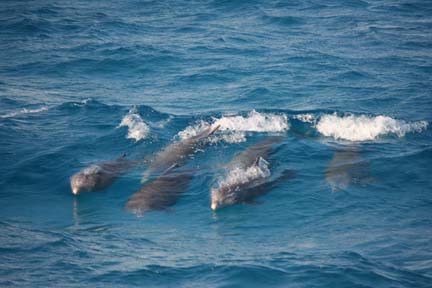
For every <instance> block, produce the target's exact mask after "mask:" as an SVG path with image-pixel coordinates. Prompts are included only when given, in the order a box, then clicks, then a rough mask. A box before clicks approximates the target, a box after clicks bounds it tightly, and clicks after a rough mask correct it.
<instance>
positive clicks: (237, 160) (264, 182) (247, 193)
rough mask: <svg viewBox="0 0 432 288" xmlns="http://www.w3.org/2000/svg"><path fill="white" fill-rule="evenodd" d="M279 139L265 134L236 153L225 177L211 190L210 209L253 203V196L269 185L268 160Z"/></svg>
mask: <svg viewBox="0 0 432 288" xmlns="http://www.w3.org/2000/svg"><path fill="white" fill-rule="evenodd" d="M282 140H283V138H282V137H268V138H267V139H265V140H263V141H261V142H259V143H257V144H254V145H252V146H250V147H248V148H247V149H246V150H244V151H243V152H241V153H239V154H238V155H237V156H235V157H234V158H233V160H231V162H230V163H228V165H227V169H226V170H227V172H228V177H227V179H226V180H225V181H222V182H221V183H219V187H217V188H212V189H211V209H212V210H217V209H220V208H222V207H225V206H229V205H234V204H237V203H253V202H254V198H255V197H257V196H260V195H262V194H264V193H266V192H267V191H268V190H267V189H265V188H269V187H270V186H271V185H270V186H269V183H270V182H269V181H268V180H269V176H270V170H269V163H268V162H267V160H268V157H269V156H270V155H271V154H272V153H273V152H274V146H275V145H276V144H278V143H280V142H281V141H282ZM266 186H267V187H266ZM263 188H264V189H263Z"/></svg>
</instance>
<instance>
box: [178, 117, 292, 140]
mask: <svg viewBox="0 0 432 288" xmlns="http://www.w3.org/2000/svg"><path fill="white" fill-rule="evenodd" d="M211 122H212V123H210V122H206V121H200V122H199V123H197V124H195V125H193V126H188V127H186V129H184V130H183V131H180V132H179V133H178V136H179V137H180V139H182V140H183V139H187V138H190V137H193V136H195V135H197V134H198V133H199V132H201V131H203V130H204V129H207V128H209V127H210V126H212V127H216V126H218V125H219V130H218V131H219V132H221V133H218V135H213V136H212V137H210V141H211V142H218V141H225V142H228V143H240V142H245V141H246V132H283V131H286V130H288V129H289V123H288V117H287V116H286V115H285V114H281V115H279V114H273V113H260V112H257V111H255V110H252V111H251V112H249V113H248V114H247V115H246V116H240V115H236V116H222V117H221V118H213V121H211Z"/></svg>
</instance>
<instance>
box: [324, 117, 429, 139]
mask: <svg viewBox="0 0 432 288" xmlns="http://www.w3.org/2000/svg"><path fill="white" fill-rule="evenodd" d="M428 124H429V123H428V122H427V121H417V122H406V121H404V120H396V119H393V118H391V117H388V116H381V115H380V116H375V117H373V116H366V115H359V116H356V115H348V116H338V115H337V114H336V113H333V114H327V115H323V116H321V118H320V119H319V121H318V123H317V124H316V129H317V130H318V132H320V133H321V134H322V135H324V136H329V137H333V138H335V139H338V140H339V139H341V140H349V141H368V140H375V139H376V138H377V137H378V136H380V135H388V134H394V135H397V136H398V137H403V136H405V134H407V133H411V132H421V131H423V130H424V129H426V128H427V126H428Z"/></svg>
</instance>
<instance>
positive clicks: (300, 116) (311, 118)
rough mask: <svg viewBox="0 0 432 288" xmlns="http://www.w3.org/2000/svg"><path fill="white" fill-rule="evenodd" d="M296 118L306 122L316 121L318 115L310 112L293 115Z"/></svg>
mask: <svg viewBox="0 0 432 288" xmlns="http://www.w3.org/2000/svg"><path fill="white" fill-rule="evenodd" d="M293 118H294V119H297V120H300V121H302V122H305V123H315V121H316V117H315V116H314V115H312V114H310V113H306V114H297V115H294V116H293Z"/></svg>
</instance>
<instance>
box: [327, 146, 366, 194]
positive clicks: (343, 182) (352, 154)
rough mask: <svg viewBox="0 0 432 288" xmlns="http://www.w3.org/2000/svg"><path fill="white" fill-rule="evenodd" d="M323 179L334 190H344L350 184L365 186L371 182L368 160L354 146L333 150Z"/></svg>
mask: <svg viewBox="0 0 432 288" xmlns="http://www.w3.org/2000/svg"><path fill="white" fill-rule="evenodd" d="M325 179H326V181H327V183H328V184H329V185H330V187H331V189H332V191H334V192H335V191H342V190H346V189H347V188H348V187H349V186H351V185H360V186H365V185H366V184H368V183H371V182H373V178H372V177H370V165H369V162H368V161H366V160H364V159H363V158H362V157H361V155H360V150H359V148H358V147H356V146H354V147H345V148H343V149H339V150H337V151H336V152H335V154H334V156H333V158H332V160H331V161H330V163H329V165H328V167H327V169H326V171H325Z"/></svg>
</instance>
